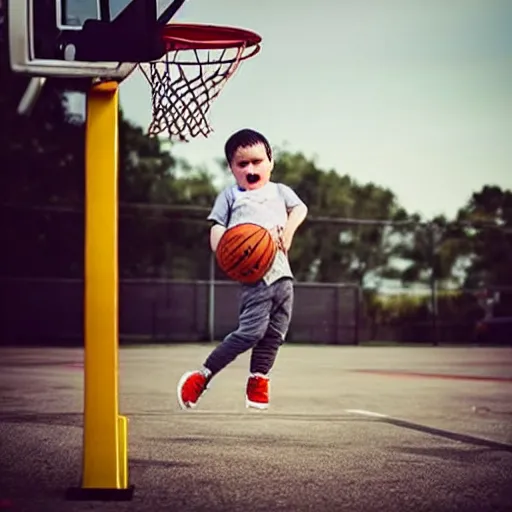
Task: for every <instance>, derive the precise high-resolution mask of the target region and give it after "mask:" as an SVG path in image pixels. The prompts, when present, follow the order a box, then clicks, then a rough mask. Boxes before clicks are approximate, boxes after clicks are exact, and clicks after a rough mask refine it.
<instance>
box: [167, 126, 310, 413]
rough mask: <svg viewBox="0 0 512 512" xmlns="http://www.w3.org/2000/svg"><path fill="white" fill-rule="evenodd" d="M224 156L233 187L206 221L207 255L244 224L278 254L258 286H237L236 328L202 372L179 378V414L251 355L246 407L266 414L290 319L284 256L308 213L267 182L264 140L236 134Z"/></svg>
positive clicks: (268, 154) (268, 155)
mask: <svg viewBox="0 0 512 512" xmlns="http://www.w3.org/2000/svg"><path fill="white" fill-rule="evenodd" d="M224 150H225V155H226V159H227V161H228V164H229V167H230V169H231V171H232V172H233V175H234V177H235V180H236V185H234V186H230V187H227V188H225V189H224V190H222V191H221V192H220V194H219V195H218V196H217V198H216V200H215V203H214V206H213V208H212V210H211V212H210V215H209V216H208V220H211V221H213V223H214V224H213V226H212V228H211V231H210V246H211V249H212V251H214V252H215V250H216V249H217V245H218V243H219V240H220V238H221V237H222V235H223V233H224V231H226V229H227V228H231V227H233V226H235V225H238V224H243V223H246V222H252V223H255V224H259V225H261V226H263V227H265V228H267V229H268V230H269V231H271V232H272V233H273V236H274V237H275V240H276V242H277V243H278V247H279V250H278V252H277V255H276V257H275V260H274V263H273V265H272V267H271V268H270V269H269V271H268V272H267V273H266V274H265V276H264V277H263V279H262V280H260V281H259V282H257V283H256V284H252V285H248V284H247V285H246V284H243V285H242V295H241V304H240V316H239V325H238V328H237V329H236V330H235V331H233V332H231V333H230V334H228V335H227V336H226V337H225V338H224V340H223V341H222V343H220V344H219V345H218V346H217V347H216V348H215V349H214V350H213V351H212V352H211V353H210V355H209V356H208V357H207V359H206V361H205V362H204V365H203V367H202V368H201V369H198V370H195V371H190V372H187V373H185V374H184V375H183V376H182V377H181V379H180V381H179V383H178V389H177V392H178V403H179V404H180V406H181V407H182V408H190V407H195V406H196V405H197V402H198V400H199V398H200V397H201V395H202V394H203V392H204V391H205V390H206V388H207V385H208V383H209V381H210V380H211V379H212V377H214V376H215V375H216V374H217V373H219V372H220V371H221V370H222V369H223V368H224V367H225V366H227V365H228V364H229V363H231V362H232V361H233V360H234V359H235V358H236V357H238V356H239V355H240V354H242V353H243V352H246V351H247V350H249V349H252V353H251V360H250V375H249V379H248V381H247V387H246V406H247V407H254V408H257V409H266V408H267V407H268V403H269V393H268V378H269V377H268V374H269V372H270V370H271V369H272V367H273V365H274V361H275V359H276V356H277V352H278V350H279V347H280V345H281V344H282V343H283V341H284V339H285V336H286V334H287V332H288V327H289V324H290V320H291V314H292V306H293V274H292V271H291V268H290V264H289V262H288V256H287V254H288V250H289V249H290V246H291V243H292V239H293V236H294V234H295V231H296V230H297V228H298V227H299V226H300V225H301V224H302V222H303V221H304V219H305V217H306V214H307V211H308V209H307V207H306V205H305V204H304V203H303V202H302V201H301V199H299V197H298V196H297V195H296V194H295V192H294V191H293V190H292V189H291V188H289V187H288V186H286V185H283V184H281V183H279V184H278V183H274V182H271V181H270V174H271V172H272V169H273V165H274V162H273V159H272V149H271V148H270V145H269V143H268V141H267V139H266V138H265V137H264V136H263V135H261V134H260V133H258V132H256V131H253V130H249V129H245V130H241V131H239V132H237V133H235V134H233V135H232V136H231V137H230V138H229V139H228V141H227V142H226V145H225V148H224Z"/></svg>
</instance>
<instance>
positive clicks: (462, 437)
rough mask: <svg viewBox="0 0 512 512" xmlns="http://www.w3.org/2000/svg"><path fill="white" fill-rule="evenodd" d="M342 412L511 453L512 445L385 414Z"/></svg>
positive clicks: (359, 411) (345, 410) (358, 411)
mask: <svg viewBox="0 0 512 512" xmlns="http://www.w3.org/2000/svg"><path fill="white" fill-rule="evenodd" d="M344 412H346V413H348V414H356V415H359V416H368V417H370V418H375V420H376V421H380V422H382V423H387V424H389V425H394V426H395V427H402V428H407V429H409V430H416V431H417V432H422V433H424V434H430V435H433V436H438V437H444V438H446V439H450V440H451V441H457V442H459V443H465V444H473V445H476V446H485V447H486V448H493V449H495V450H501V451H506V452H511V453H512V445H510V444H506V443H500V442H497V441H491V440H489V439H483V438H481V437H475V436H470V435H466V434H459V433H457V432H453V431H451V430H443V429H440V428H434V427H428V426H427V425H422V424H421V423H414V422H412V421H407V420H402V419H399V418H394V417H393V416H388V415H387V414H381V413H378V412H373V411H367V410H364V409H344Z"/></svg>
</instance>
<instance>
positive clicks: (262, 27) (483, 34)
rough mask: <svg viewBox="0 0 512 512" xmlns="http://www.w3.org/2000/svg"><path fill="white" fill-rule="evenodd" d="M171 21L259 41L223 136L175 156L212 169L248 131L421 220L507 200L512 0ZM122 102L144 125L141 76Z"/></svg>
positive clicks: (378, 3)
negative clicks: (500, 190)
mask: <svg viewBox="0 0 512 512" xmlns="http://www.w3.org/2000/svg"><path fill="white" fill-rule="evenodd" d="M165 1H166V0H159V2H165ZM174 19H175V21H179V22H194V23H211V24H221V25H233V26H237V27H244V28H248V29H251V30H253V31H255V32H257V33H259V34H260V35H261V37H262V38H263V44H262V50H261V52H260V54H259V55H257V56H256V57H254V58H253V59H251V60H248V61H246V62H244V63H243V64H242V65H241V67H240V68H239V71H238V73H237V74H236V75H235V76H234V77H233V78H232V79H231V80H230V81H229V82H228V84H227V85H226V86H225V88H224V90H223V91H222V93H221V95H220V96H219V97H218V98H217V99H216V100H215V102H214V103H213V106H212V108H211V110H210V121H211V124H212V126H213V128H214V130H215V131H214V133H213V134H212V135H210V137H209V138H207V139H204V138H203V137H199V138H197V139H192V140H191V141H190V142H188V143H180V144H178V145H176V146H175V147H174V148H173V153H174V154H176V155H177V156H180V157H184V158H185V159H187V160H188V161H189V162H190V163H192V164H194V165H201V164H202V165H204V166H206V167H208V168H209V169H211V170H212V171H213V170H215V169H217V164H216V163H215V161H216V159H218V158H219V157H222V155H223V146H224V142H225V140H226V139H227V137H229V136H230V135H231V134H232V133H233V132H234V131H236V130H238V129H240V128H245V127H250V128H254V129H256V130H259V131H261V132H262V133H263V134H265V135H266V136H267V137H268V138H269V140H270V142H271V144H272V145H274V146H276V147H286V148H287V149H289V150H291V151H300V152H302V153H303V154H304V155H305V156H306V157H308V158H314V159H315V161H316V162H317V164H318V166H319V167H320V168H322V169H325V170H331V169H335V170H336V171H337V172H339V173H340V174H349V175H350V176H351V177H352V178H354V179H355V180H357V181H358V182H361V183H368V182H373V183H375V184H377V185H380V186H383V187H387V188H390V189H391V190H392V191H393V192H395V194H396V195H397V199H398V201H399V203H400V204H401V205H402V206H404V207H405V208H406V209H407V210H408V211H409V212H411V213H412V212H418V213H420V214H421V215H423V216H425V217H432V216H434V215H437V214H445V215H447V216H450V217H452V216H454V215H455V214H456V212H457V210H458V209H459V208H460V207H462V206H463V205H464V204H465V203H466V202H467V200H468V199H469V198H470V196H471V194H472V193H473V192H474V191H477V190H480V188H481V187H482V186H483V185H485V184H491V185H492V184H495V185H499V186H501V187H504V188H508V189H512V30H511V29H510V27H512V1H510V0H450V2H446V1H444V0H443V1H441V0H430V1H429V2H425V1H422V0H317V1H316V2H291V1H289V0H288V1H276V0H253V1H248V0H245V1H241V0H216V1H213V0H187V1H186V3H185V5H184V6H183V7H182V9H181V10H180V11H179V13H178V15H177V16H176V17H175V18H174ZM120 102H121V106H122V108H123V110H124V113H125V115H126V116H127V117H128V119H130V120H131V121H133V122H135V123H136V124H138V125H140V126H142V127H144V128H146V127H147V126H148V125H149V123H150V119H151V97H150V90H149V86H148V84H147V82H146V80H145V78H144V76H143V75H142V74H141V73H140V71H136V72H134V73H133V74H132V75H131V76H129V77H128V78H127V79H126V80H125V81H124V82H123V83H122V84H121V88H120Z"/></svg>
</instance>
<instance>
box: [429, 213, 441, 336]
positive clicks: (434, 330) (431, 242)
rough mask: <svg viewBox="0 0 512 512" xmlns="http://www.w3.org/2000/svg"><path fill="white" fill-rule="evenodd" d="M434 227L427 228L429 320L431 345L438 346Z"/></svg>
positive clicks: (433, 225)
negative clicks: (430, 324) (430, 322)
mask: <svg viewBox="0 0 512 512" xmlns="http://www.w3.org/2000/svg"><path fill="white" fill-rule="evenodd" d="M435 228H436V225H435V224H434V223H431V224H429V226H428V227H427V229H428V233H429V249H430V267H431V272H430V305H431V309H432V314H431V320H432V338H433V339H432V344H433V345H434V346H437V345H439V336H438V322H437V320H438V318H437V280H436V236H435V235H436V233H435Z"/></svg>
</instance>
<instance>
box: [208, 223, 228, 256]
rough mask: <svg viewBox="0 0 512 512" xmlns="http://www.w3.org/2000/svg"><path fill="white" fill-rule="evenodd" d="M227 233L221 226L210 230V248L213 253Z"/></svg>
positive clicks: (215, 225)
mask: <svg viewBox="0 0 512 512" xmlns="http://www.w3.org/2000/svg"><path fill="white" fill-rule="evenodd" d="M225 231H226V228H225V227H224V226H221V225H220V224H214V225H213V226H212V228H211V229H210V247H211V248H212V251H213V252H215V251H216V250H217V246H218V245H219V242H220V239H221V238H222V235H223V234H224V232H225Z"/></svg>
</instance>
